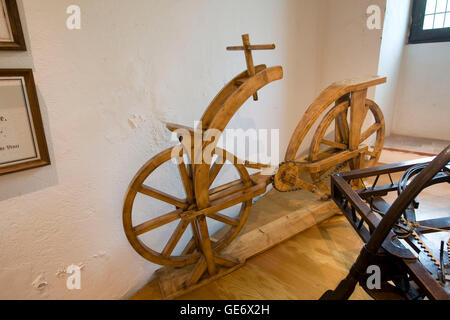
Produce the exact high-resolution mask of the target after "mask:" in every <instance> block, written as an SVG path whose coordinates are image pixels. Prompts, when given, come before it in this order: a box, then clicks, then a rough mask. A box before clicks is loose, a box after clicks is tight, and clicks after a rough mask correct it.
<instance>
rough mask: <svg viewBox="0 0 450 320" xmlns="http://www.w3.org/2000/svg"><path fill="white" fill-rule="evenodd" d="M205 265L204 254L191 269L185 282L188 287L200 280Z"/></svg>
mask: <svg viewBox="0 0 450 320" xmlns="http://www.w3.org/2000/svg"><path fill="white" fill-rule="evenodd" d="M206 267H207V266H206V259H205V257H204V256H202V257H201V258H200V260H198V262H197V264H196V265H195V267H194V270H192V273H191V278H190V279H189V280H188V282H187V286H188V287H189V286H191V285H194V284H195V283H197V282H198V281H199V280H200V278H201V277H202V275H203V274H204V273H205V271H206Z"/></svg>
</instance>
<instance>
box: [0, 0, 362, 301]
mask: <svg viewBox="0 0 450 320" xmlns="http://www.w3.org/2000/svg"><path fill="white" fill-rule="evenodd" d="M355 2H358V1H355ZM74 3H76V4H78V5H80V7H81V9H82V29H81V30H79V31H69V30H67V29H66V27H65V21H66V18H67V15H66V13H65V11H66V8H67V6H68V5H70V4H74ZM19 5H20V8H21V12H22V23H23V25H24V27H25V33H26V37H27V42H28V48H29V52H27V53H5V52H1V53H0V67H32V68H33V69H34V72H35V78H36V83H37V88H38V92H39V99H40V105H41V109H42V113H43V121H44V124H45V129H46V134H47V139H48V142H49V146H50V153H51V159H52V163H53V164H52V166H51V167H46V168H42V169H35V170H31V171H26V172H21V173H16V174H12V175H8V176H3V177H0V215H1V223H0V257H1V258H0V284H1V287H2V288H3V290H1V291H0V298H3V299H15V298H21V299H40V298H51V299H72V298H75V299H78V298H85V299H91V298H93V299H112V298H124V297H128V296H130V295H131V294H132V293H134V292H135V291H136V290H137V289H139V288H140V287H141V286H143V285H144V284H145V283H146V282H147V281H148V279H149V278H150V276H151V274H152V273H153V271H154V270H155V269H156V268H157V266H156V265H153V264H151V263H149V262H147V261H146V260H144V259H142V258H141V257H140V256H139V255H138V254H137V253H135V251H134V250H133V249H132V248H131V246H130V245H129V244H128V242H127V240H126V238H125V235H124V233H123V230H122V222H121V208H122V200H123V196H124V194H125V191H126V188H127V185H128V183H129V181H130V180H131V178H132V177H133V175H134V174H135V172H136V171H137V170H138V168H139V167H140V166H141V165H142V164H143V163H144V162H145V161H146V160H148V159H149V158H150V157H151V156H153V155H154V154H156V153H157V152H159V151H160V150H163V149H164V148H166V147H168V146H169V145H171V143H170V141H169V137H170V136H169V133H168V131H167V130H165V129H164V127H163V123H162V122H163V121H164V120H170V121H172V122H179V123H183V124H186V125H193V121H194V120H197V119H199V118H200V116H201V114H202V112H203V111H204V110H205V108H206V106H207V105H208V103H209V101H210V100H211V99H212V98H213V97H214V95H215V94H216V93H217V91H218V90H219V89H220V88H221V87H222V86H223V85H224V84H225V83H226V82H227V81H228V80H229V79H231V78H232V77H233V76H234V75H235V74H236V73H238V72H240V71H242V70H243V69H244V68H245V67H244V66H245V62H244V58H243V55H242V54H238V53H233V52H226V51H225V47H226V46H227V45H233V44H236V45H237V44H239V43H240V35H241V34H242V33H246V32H248V33H250V35H251V37H252V41H253V42H256V43H266V42H275V43H276V44H277V50H276V51H271V52H257V53H255V62H257V63H263V62H264V63H267V64H268V65H278V64H279V65H283V67H284V69H285V79H284V80H283V81H282V82H279V83H275V84H273V85H271V86H270V87H269V88H267V89H265V90H263V91H261V92H260V102H258V103H255V102H252V101H250V102H248V103H247V104H246V107H245V108H244V109H243V110H242V111H241V112H240V113H239V114H238V116H237V117H236V119H235V120H234V121H233V123H232V124H231V126H243V127H244V128H246V127H252V126H255V127H258V128H280V129H281V141H282V145H281V152H284V149H285V148H286V144H287V141H288V138H289V136H290V134H291V132H292V131H293V128H294V126H295V125H296V123H297V121H298V120H299V119H300V117H301V115H302V114H303V112H304V110H305V108H306V106H307V105H308V104H309V103H310V102H311V101H312V99H313V98H314V96H315V93H316V92H317V89H316V84H317V83H318V81H319V80H318V76H319V75H318V72H317V70H318V66H319V63H320V61H319V60H318V59H319V58H318V57H319V47H320V45H319V44H320V42H321V41H322V37H321V35H320V34H319V33H318V31H317V30H319V24H321V23H323V19H322V18H321V11H320V10H318V8H319V2H318V1H308V0H304V1H303V0H283V1H280V0H264V1H262V0H246V1H238V0H233V1H218V0H214V1H211V0H189V1H179V0H164V1H162V0H159V1H158V0H133V1H123V0H95V1H92V0H77V1H72V0H70V1H69V0H39V1H36V0H23V1H19ZM134 114H135V115H137V116H138V117H139V116H142V119H145V121H138V122H137V123H138V127H137V128H135V129H133V128H132V127H131V126H130V124H129V121H128V120H129V118H130V117H132V116H133V115H134ZM161 182H163V183H164V184H165V185H166V186H167V187H174V188H177V187H178V186H179V184H178V183H177V182H176V181H174V180H171V179H165V180H164V181H161ZM178 188H179V187H178ZM153 209H154V210H156V211H157V210H158V209H159V208H158V207H156V208H153ZM162 213H165V212H162ZM79 263H80V264H84V268H83V271H82V290H80V291H68V290H67V289H66V287H65V281H66V280H65V277H64V276H63V275H62V276H61V275H60V276H57V272H58V271H59V270H62V269H63V268H65V267H67V266H68V265H70V264H79ZM36 279H38V280H39V281H38V282H37V283H44V285H43V289H42V290H37V289H35V288H34V287H33V285H32V283H33V281H35V280H36ZM45 283H47V285H45Z"/></svg>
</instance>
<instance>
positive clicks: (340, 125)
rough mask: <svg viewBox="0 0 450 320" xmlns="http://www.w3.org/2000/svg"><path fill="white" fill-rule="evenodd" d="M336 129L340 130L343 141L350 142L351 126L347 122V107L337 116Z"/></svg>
mask: <svg viewBox="0 0 450 320" xmlns="http://www.w3.org/2000/svg"><path fill="white" fill-rule="evenodd" d="M336 131H337V132H339V136H340V137H341V139H342V140H341V142H344V143H348V139H349V135H350V128H349V126H348V122H347V109H346V110H345V111H343V112H341V113H340V114H339V115H338V116H337V117H336Z"/></svg>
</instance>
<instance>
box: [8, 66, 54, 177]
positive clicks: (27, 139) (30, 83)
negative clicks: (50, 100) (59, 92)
mask: <svg viewBox="0 0 450 320" xmlns="http://www.w3.org/2000/svg"><path fill="white" fill-rule="evenodd" d="M50 164H51V162H50V156H49V153H48V147H47V140H46V138H45V132H44V125H43V123H42V117H41V112H40V107H39V101H38V97H37V92H36V86H35V82H34V77H33V71H32V70H31V69H0V175H5V174H9V173H13V172H18V171H23V170H28V169H32V168H38V167H43V166H47V165H50Z"/></svg>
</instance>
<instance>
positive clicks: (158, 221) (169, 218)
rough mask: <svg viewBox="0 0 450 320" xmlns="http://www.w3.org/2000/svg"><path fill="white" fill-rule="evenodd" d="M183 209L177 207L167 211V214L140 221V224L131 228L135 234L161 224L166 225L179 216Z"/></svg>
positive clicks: (142, 232)
mask: <svg viewBox="0 0 450 320" xmlns="http://www.w3.org/2000/svg"><path fill="white" fill-rule="evenodd" d="M182 212H183V210H181V209H178V210H175V211H172V212H169V213H167V214H164V215H162V216H159V217H157V218H155V219H152V220H149V221H147V222H144V223H141V224H140V225H138V226H136V227H134V228H133V230H134V232H135V233H136V235H138V236H139V235H141V234H144V233H146V232H149V231H151V230H153V229H156V228H159V227H161V226H163V225H166V224H168V223H170V222H172V221H175V220H177V219H179V218H180V213H182Z"/></svg>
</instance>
